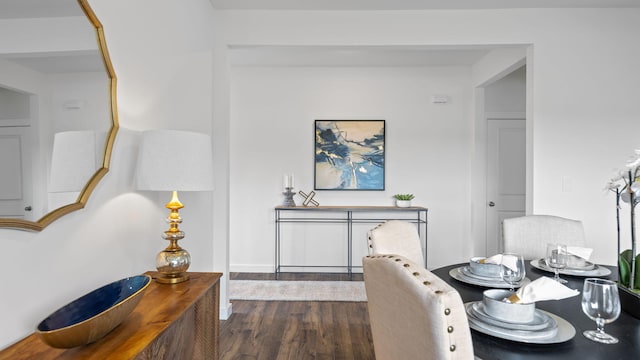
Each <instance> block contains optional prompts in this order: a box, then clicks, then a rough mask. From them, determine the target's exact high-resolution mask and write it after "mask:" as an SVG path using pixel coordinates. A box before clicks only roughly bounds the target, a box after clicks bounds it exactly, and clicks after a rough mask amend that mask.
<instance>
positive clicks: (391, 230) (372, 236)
mask: <svg viewBox="0 0 640 360" xmlns="http://www.w3.org/2000/svg"><path fill="white" fill-rule="evenodd" d="M367 242H368V244H369V255H375V254H397V255H402V256H405V257H407V258H409V260H411V261H413V262H415V263H416V264H421V265H425V264H426V263H425V260H424V256H423V255H422V244H421V243H420V235H418V230H417V228H416V226H415V225H414V224H412V223H410V222H408V221H403V220H389V221H386V222H383V223H382V224H379V225H378V226H376V227H375V228H373V229H371V230H369V232H368V233H367Z"/></svg>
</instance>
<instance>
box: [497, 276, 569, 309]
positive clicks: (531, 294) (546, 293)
mask: <svg viewBox="0 0 640 360" xmlns="http://www.w3.org/2000/svg"><path fill="white" fill-rule="evenodd" d="M578 294H580V292H579V291H578V290H573V289H570V288H568V287H566V286H564V285H562V284H560V283H559V282H557V281H555V280H553V279H552V278H548V277H546V276H543V277H540V278H538V279H536V280H534V281H532V282H530V283H528V284H525V285H523V286H522V287H521V288H520V289H518V291H516V293H515V294H513V295H511V296H509V297H508V298H507V299H505V300H506V301H507V302H511V303H520V304H530V303H534V302H537V301H546V300H560V299H566V298H569V297H572V296H576V295H578Z"/></svg>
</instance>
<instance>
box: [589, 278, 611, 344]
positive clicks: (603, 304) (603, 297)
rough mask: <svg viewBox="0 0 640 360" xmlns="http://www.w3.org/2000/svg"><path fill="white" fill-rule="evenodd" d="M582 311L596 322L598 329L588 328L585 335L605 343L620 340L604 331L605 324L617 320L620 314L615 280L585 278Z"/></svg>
mask: <svg viewBox="0 0 640 360" xmlns="http://www.w3.org/2000/svg"><path fill="white" fill-rule="evenodd" d="M582 311H583V312H584V313H585V314H586V315H587V316H588V317H589V318H590V319H591V320H593V321H595V322H596V330H586V331H584V332H583V334H584V336H585V337H586V338H587V339H589V340H593V341H597V342H600V343H604V344H615V343H617V342H618V339H616V338H615V337H614V336H611V335H609V334H607V333H605V332H604V324H608V323H610V322H613V321H615V320H616V319H617V318H618V316H619V315H620V297H619V295H618V286H617V284H616V283H615V282H613V281H610V280H604V279H594V278H589V279H585V281H584V287H583V289H582Z"/></svg>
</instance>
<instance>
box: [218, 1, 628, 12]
mask: <svg viewBox="0 0 640 360" xmlns="http://www.w3.org/2000/svg"><path fill="white" fill-rule="evenodd" d="M209 1H210V2H211V3H212V4H213V6H214V7H215V8H217V9H265V10H428V9H512V8H513V9H517V8H608V7H640V0H209Z"/></svg>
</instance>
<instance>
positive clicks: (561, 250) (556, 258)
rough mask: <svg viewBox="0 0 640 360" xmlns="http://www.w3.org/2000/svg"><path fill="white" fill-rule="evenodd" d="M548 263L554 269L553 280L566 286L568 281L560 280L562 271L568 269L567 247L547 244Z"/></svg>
mask: <svg viewBox="0 0 640 360" xmlns="http://www.w3.org/2000/svg"><path fill="white" fill-rule="evenodd" d="M546 262H547V266H548V267H550V268H552V269H553V274H554V275H553V280H555V281H557V282H559V283H561V284H566V283H567V280H565V279H561V278H560V269H564V268H566V267H567V245H562V244H547V258H546Z"/></svg>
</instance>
